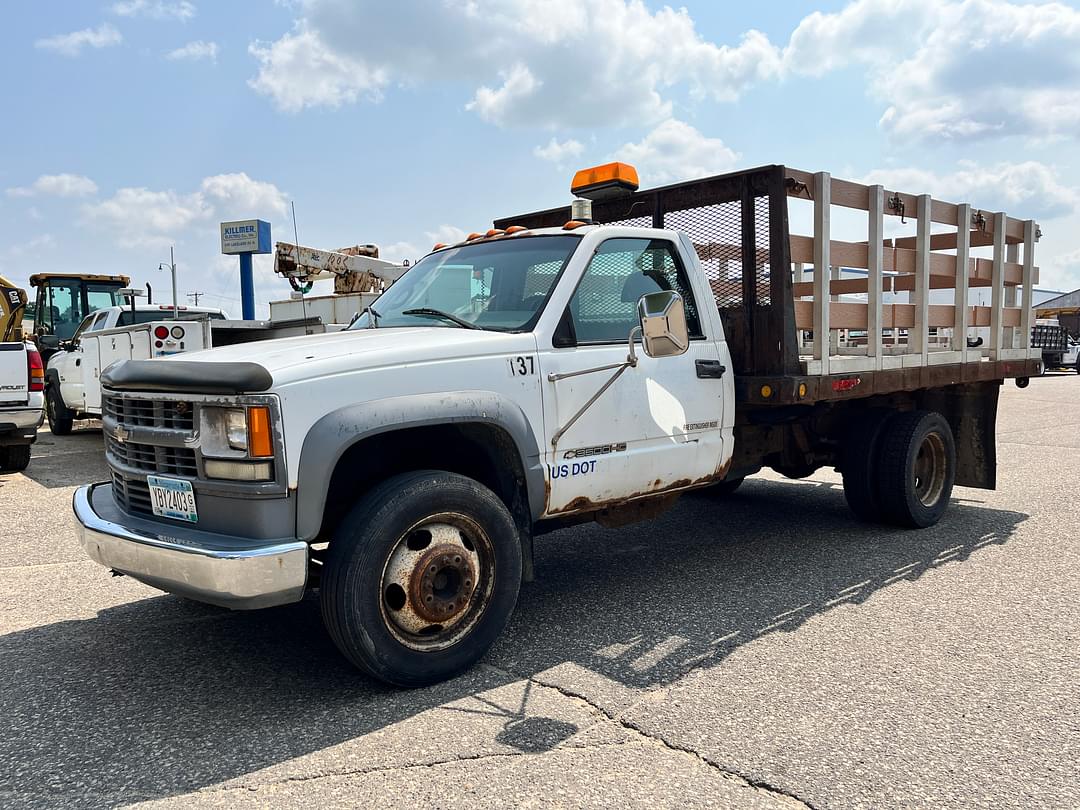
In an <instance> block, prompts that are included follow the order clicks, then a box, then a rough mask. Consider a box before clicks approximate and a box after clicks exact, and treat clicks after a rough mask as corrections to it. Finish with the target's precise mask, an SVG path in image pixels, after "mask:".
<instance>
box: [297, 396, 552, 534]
mask: <svg viewBox="0 0 1080 810" xmlns="http://www.w3.org/2000/svg"><path fill="white" fill-rule="evenodd" d="M455 422H457V423H465V422H472V423H481V424H488V425H494V426H496V427H499V428H502V429H503V430H505V431H506V433H507V434H509V436H510V437H511V438H512V439H513V441H514V445H515V446H516V447H517V451H518V454H519V456H520V458H521V466H522V469H524V470H525V481H526V487H527V490H528V498H529V509H530V512H531V513H532V516H533V518H534V519H536V518H538V517H539V516H540V514H541V513H542V512H543V509H544V499H545V496H544V486H545V483H544V468H543V465H542V463H541V456H540V446H539V444H538V443H537V441H536V435H535V433H534V432H533V429H532V425H530V424H529V420H528V419H527V418H526V416H525V414H524V412H523V411H522V410H521V408H520V407H519V406H518V405H517V404H516V403H515V402H513V401H512V400H510V399H508V398H507V397H505V396H503V395H501V394H498V393H495V392H493V391H449V392H439V393H433V394H419V395H414V396H403V397H391V398H388V399H380V400H373V401H368V402H361V403H357V404H355V405H346V406H345V407H343V408H339V409H338V410H336V411H332V412H330V413H328V414H326V415H325V416H323V417H322V418H321V419H319V421H317V422H316V423H315V424H314V425H312V427H311V429H310V430H309V431H308V433H307V436H305V437H304V444H303V446H302V448H301V450H300V464H299V467H298V470H297V508H296V536H297V537H298V538H300V539H303V540H312V539H313V538H314V537H315V536H316V535H317V534H318V532H319V528H320V527H321V525H322V518H323V510H324V509H325V508H326V496H327V492H328V491H329V488H330V479H331V477H332V476H333V474H334V470H335V468H336V467H337V464H338V461H339V460H340V459H341V457H342V455H344V454H345V452H346V451H347V450H348V449H349V448H350V447H352V446H353V445H355V444H356V443H357V442H359V441H362V440H364V439H366V438H368V437H370V436H375V435H378V434H380V433H388V432H391V431H394V430H403V429H407V428H414V427H424V426H430V425H444V424H452V423H455Z"/></svg>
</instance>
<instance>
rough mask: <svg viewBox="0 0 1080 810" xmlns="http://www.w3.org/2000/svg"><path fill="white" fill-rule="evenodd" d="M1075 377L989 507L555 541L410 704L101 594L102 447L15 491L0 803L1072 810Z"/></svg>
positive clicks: (85, 434)
mask: <svg viewBox="0 0 1080 810" xmlns="http://www.w3.org/2000/svg"><path fill="white" fill-rule="evenodd" d="M1078 403H1080V377H1078V376H1077V375H1076V374H1067V375H1066V374H1062V375H1050V376H1047V377H1045V378H1041V379H1036V380H1033V381H1032V383H1031V386H1030V387H1029V388H1027V389H1026V390H1019V389H1017V388H1015V387H1014V386H1013V385H1012V384H1011V383H1010V384H1008V385H1006V386H1005V388H1004V389H1003V394H1002V400H1001V408H1000V413H999V419H998V438H999V443H998V458H999V466H998V471H999V479H998V489H997V490H996V491H993V492H990V491H983V490H974V489H961V488H958V489H957V490H955V492H954V504H953V505H952V507H951V508H950V509H949V511H948V512H947V514H946V516H945V518H944V519H943V520H942V522H941V523H940V524H939V525H938V526H936V527H934V528H932V529H929V530H924V531H917V532H913V531H902V530H894V529H882V528H880V527H869V526H865V525H862V524H859V523H857V522H856V521H855V520H854V518H853V517H852V516H851V515H850V514H849V512H848V511H847V508H846V506H845V503H844V498H843V493H842V491H841V489H840V486H839V476H837V475H836V474H835V473H833V472H832V471H825V470H822V471H820V472H819V473H817V474H815V475H814V476H812V477H811V478H809V479H806V480H803V481H787V480H784V479H780V478H779V477H777V476H774V475H762V476H760V477H757V478H754V479H751V480H749V481H748V482H747V483H746V484H745V485H744V486H743V488H742V489H740V490H739V492H738V493H737V494H736V495H735V496H734V497H732V498H731V499H730V500H728V501H722V502H721V501H717V500H715V499H712V498H710V497H709V496H707V495H693V496H687V497H684V498H683V499H682V500H681V501H680V503H679V504H678V505H677V506H676V507H675V508H674V509H672V510H671V511H670V512H668V513H666V514H664V515H663V516H661V517H660V518H658V519H656V520H653V521H651V522H647V523H642V524H638V525H635V526H631V527H628V528H624V529H618V530H614V529H603V528H601V527H599V526H595V525H588V526H582V527H578V528H575V529H570V530H565V531H562V532H558V533H555V534H552V535H548V536H545V537H543V538H540V539H539V540H538V541H537V548H536V568H537V571H536V573H537V579H536V581H535V582H533V583H529V584H527V585H525V586H524V587H523V590H522V593H521V598H520V601H519V603H518V608H517V611H516V613H515V615H514V618H513V620H512V622H511V624H510V627H509V629H508V630H507V632H506V633H505V634H504V636H503V637H502V639H501V640H500V641H499V642H498V643H497V645H496V646H495V648H494V649H493V650H492V651H491V653H490V654H489V655H488V656H487V658H486V659H485V661H484V663H482V664H481V665H479V666H477V667H476V668H475V669H473V670H472V671H471V672H469V673H468V674H466V675H465V676H463V677H461V678H458V679H456V680H454V681H451V682H449V683H445V684H441V685H439V686H435V687H432V688H428V689H422V690H416V691H399V690H395V689H391V688H388V687H385V686H382V685H379V684H377V683H374V682H372V681H371V680H369V679H367V678H366V677H364V676H363V675H361V674H359V673H358V672H356V671H354V670H352V669H351V668H350V667H349V666H348V664H346V662H345V661H344V660H343V659H342V658H341V657H340V655H339V654H338V653H337V651H336V650H335V649H334V647H333V645H332V644H331V642H330V641H329V639H328V638H327V636H326V635H325V633H324V632H323V630H322V627H321V624H320V620H319V613H318V604H317V601H315V600H312V599H308V600H305V601H304V602H302V603H300V604H297V605H292V606H288V607H282V608H274V609H270V610H265V611H257V612H251V613H232V612H229V611H226V610H221V609H218V608H213V607H209V606H203V605H198V604H195V603H192V602H188V601H185V600H183V599H179V598H177V597H173V596H169V595H165V594H162V593H160V592H158V591H155V590H153V589H151V588H149V587H146V586H144V585H141V584H139V583H137V582H135V581H133V580H131V579H130V578H127V577H123V578H113V577H111V576H110V575H109V573H108V572H107V571H106V570H104V569H103V568H101V567H99V566H97V565H95V564H93V563H91V562H89V561H88V560H86V558H85V556H84V554H83V553H82V551H81V549H80V548H79V547H78V544H77V542H76V540H75V534H74V532H73V530H72V528H71V518H70V499H71V493H72V490H73V488H74V487H75V486H76V485H77V484H80V483H84V482H88V481H93V480H102V479H104V478H105V477H106V467H105V464H104V461H103V459H102V448H101V435H100V432H99V431H95V430H94V429H93V428H92V427H89V428H82V429H80V430H78V431H77V432H76V433H75V434H73V435H71V436H67V437H53V436H51V435H50V434H48V433H47V432H46V433H44V434H42V436H41V438H40V440H39V442H38V444H37V445H35V449H34V458H33V460H32V462H31V466H30V468H29V469H28V470H27V471H26V473H25V474H8V475H0V806H3V807H64V808H78V807H100V806H116V805H132V804H143V803H145V805H147V806H155V807H156V806H161V807H177V808H180V807H184V808H187V807H203V806H206V807H216V806H229V807H234V806H241V807H246V806H257V807H278V806H282V807H285V806H295V805H299V804H301V803H303V804H307V805H311V806H320V807H329V806H364V805H372V806H374V805H378V806H380V807H410V808H411V807H429V806H430V807H473V806H498V807H510V806H525V807H547V806H564V807H577V806H619V807H648V808H653V807H679V808H693V807H722V808H723V807H738V808H743V807H761V808H796V807H802V806H806V807H818V808H825V807H830V808H856V807H867V808H890V807H943V806H948V807H994V808H1010V807H1016V808H1032V807H1055V808H1058V807H1060V808H1076V807H1080V689H1078V687H1077V680H1078V678H1080V587H1078V582H1077V580H1078V575H1080V547H1078V546H1080V544H1078V541H1077V537H1076V529H1077V526H1078V525H1080V486H1078V484H1080V407H1078Z"/></svg>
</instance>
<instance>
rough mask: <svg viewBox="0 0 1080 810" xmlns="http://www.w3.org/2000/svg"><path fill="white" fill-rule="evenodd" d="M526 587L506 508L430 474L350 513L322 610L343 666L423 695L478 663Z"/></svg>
mask: <svg viewBox="0 0 1080 810" xmlns="http://www.w3.org/2000/svg"><path fill="white" fill-rule="evenodd" d="M520 585H521V542H520V539H519V536H518V530H517V527H516V526H515V524H514V520H513V518H512V517H511V515H510V512H509V511H508V510H507V508H506V506H505V504H503V502H502V501H501V500H500V499H499V498H498V496H496V495H495V493H494V492H492V491H491V490H490V489H488V488H487V487H485V486H483V485H482V484H479V483H477V482H476V481H473V480H472V479H470V478H466V477H464V476H461V475H456V474H454V473H447V472H438V471H433V470H424V471H419V472H411V473H404V474H402V475H397V476H394V477H393V478H390V479H389V480H387V481H385V482H383V483H382V484H380V485H379V486H377V487H375V488H374V489H373V490H371V491H370V492H368V493H367V494H366V495H365V496H364V497H362V498H361V499H360V501H359V502H358V503H357V504H356V506H355V507H354V508H353V509H352V510H351V511H350V512H349V514H348V515H347V516H346V517H345V519H344V520H343V521H342V523H341V525H340V526H339V527H338V529H337V531H336V532H335V533H334V536H333V538H332V539H331V541H330V548H329V550H328V553H327V558H326V562H325V567H324V571H323V574H322V585H321V588H320V595H319V599H320V604H321V607H322V615H323V622H324V624H325V625H326V628H327V631H328V632H329V633H330V637H331V638H332V639H333V640H334V643H335V644H336V645H337V647H338V649H339V650H341V652H342V653H343V654H344V655H345V657H346V658H348V659H349V660H350V661H351V662H352V663H353V664H355V665H356V666H358V667H360V668H361V669H363V670H365V671H366V672H368V673H370V674H371V675H373V676H374V677H376V678H378V679H379V680H382V681H386V682H387V683H391V684H394V685H396V686H406V687H417V686H426V685H428V684H432V683H437V682H438V681H442V680H445V679H447V678H451V677H453V676H455V675H458V674H459V673H461V672H464V671H465V670H466V669H468V668H469V667H470V666H472V665H473V664H475V663H476V662H477V661H478V660H479V659H480V658H481V657H482V656H483V655H484V653H485V652H487V650H488V648H489V647H490V646H491V644H492V643H493V642H494V641H495V639H496V638H497V637H498V635H499V634H500V633H501V632H502V630H503V628H504V627H505V626H506V623H507V621H508V620H509V618H510V614H511V613H512V612H513V610H514V605H515V603H516V602H517V595H518V589H519V587H520Z"/></svg>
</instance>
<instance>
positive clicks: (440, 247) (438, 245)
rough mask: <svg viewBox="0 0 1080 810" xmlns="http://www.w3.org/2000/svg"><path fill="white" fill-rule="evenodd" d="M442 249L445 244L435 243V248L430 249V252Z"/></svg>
mask: <svg viewBox="0 0 1080 810" xmlns="http://www.w3.org/2000/svg"><path fill="white" fill-rule="evenodd" d="M444 247H446V243H445V242H437V243H436V244H435V247H433V248H432V250H442V249H443V248H444Z"/></svg>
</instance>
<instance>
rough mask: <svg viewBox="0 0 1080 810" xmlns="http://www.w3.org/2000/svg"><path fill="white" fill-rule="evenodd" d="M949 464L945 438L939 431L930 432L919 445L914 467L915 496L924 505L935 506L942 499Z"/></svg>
mask: <svg viewBox="0 0 1080 810" xmlns="http://www.w3.org/2000/svg"><path fill="white" fill-rule="evenodd" d="M947 466H948V462H947V461H946V453H945V440H944V439H943V438H942V437H941V435H940V434H938V433H930V434H928V435H927V436H926V437H925V438H924V439H923V440H922V443H921V444H920V445H919V451H918V453H917V454H916V456H915V469H914V476H915V497H917V498H918V499H919V502H920V503H922V505H923V506H927V507H930V506H933V505H934V504H936V503H937V502H938V501H939V500H940V499H941V494H942V492H943V491H944V489H945V477H946V473H947Z"/></svg>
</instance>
